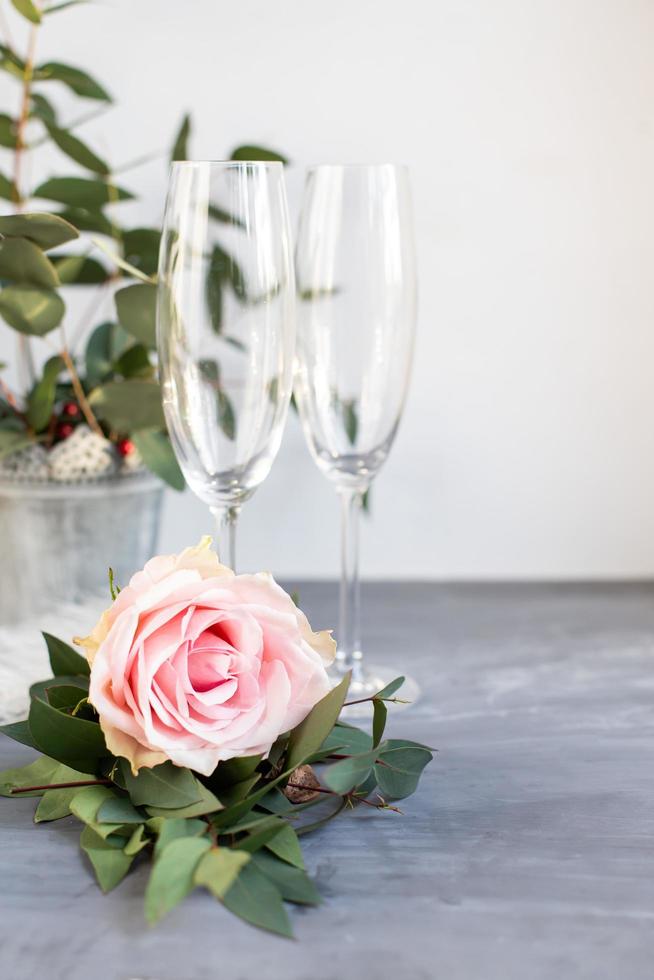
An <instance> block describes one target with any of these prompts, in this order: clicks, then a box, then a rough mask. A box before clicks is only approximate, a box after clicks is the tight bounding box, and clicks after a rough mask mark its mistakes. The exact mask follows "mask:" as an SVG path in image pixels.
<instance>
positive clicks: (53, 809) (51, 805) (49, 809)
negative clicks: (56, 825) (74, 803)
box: [34, 787, 77, 823]
mask: <svg viewBox="0 0 654 980" xmlns="http://www.w3.org/2000/svg"><path fill="white" fill-rule="evenodd" d="M76 792H77V790H76V789H75V787H71V788H69V789H49V790H46V792H45V793H44V794H43V796H42V797H41V799H40V801H39V805H38V806H37V808H36V810H35V812H34V823H44V822H45V821H46V820H61V819H62V818H63V817H67V816H68V815H69V814H70V812H71V811H70V802H71V800H72V798H73V796H74V795H75V793H76Z"/></svg>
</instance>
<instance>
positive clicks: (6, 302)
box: [0, 286, 66, 337]
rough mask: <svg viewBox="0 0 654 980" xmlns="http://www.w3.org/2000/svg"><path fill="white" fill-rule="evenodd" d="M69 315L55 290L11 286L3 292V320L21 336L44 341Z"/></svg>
mask: <svg viewBox="0 0 654 980" xmlns="http://www.w3.org/2000/svg"><path fill="white" fill-rule="evenodd" d="M65 311H66V307H65V306H64V302H63V300H62V299H61V297H60V296H58V295H57V293H55V292H54V291H53V290H52V289H36V288H32V287H27V286H7V287H6V288H5V289H3V290H2V292H0V316H2V317H3V318H4V319H5V320H6V322H7V323H8V324H9V326H10V327H13V328H14V330H18V332H19V333H24V334H28V335H31V336H34V337H43V336H45V334H47V333H50V331H51V330H54V328H55V327H57V326H59V324H60V323H61V321H62V319H63V316H64V313H65Z"/></svg>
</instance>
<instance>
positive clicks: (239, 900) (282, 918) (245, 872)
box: [223, 861, 293, 939]
mask: <svg viewBox="0 0 654 980" xmlns="http://www.w3.org/2000/svg"><path fill="white" fill-rule="evenodd" d="M223 904H224V905H225V907H226V908H228V909H229V911H230V912H233V913H234V915H238V916H239V918H241V919H244V920H245V921H246V922H250V923H251V924H252V925H254V926H259V927H260V928H261V929H267V930H268V931H269V932H274V933H278V934H279V935H280V936H286V937H288V938H289V939H290V938H292V936H293V932H292V930H291V924H290V922H289V919H288V915H287V913H286V909H285V908H284V903H283V901H282V896H281V895H280V893H279V890H278V889H277V888H276V887H275V885H273V883H272V881H271V880H270V879H269V878H268V877H266V875H264V873H263V871H260V870H259V868H257V867H256V865H255V864H254V863H253V862H252V861H250V862H249V863H248V864H246V865H245V867H244V868H243V869H242V870H241V872H240V874H239V876H238V878H237V879H236V881H235V882H234V884H233V885H232V887H231V888H230V889H229V891H228V892H227V893H226V894H225V896H224V898H223Z"/></svg>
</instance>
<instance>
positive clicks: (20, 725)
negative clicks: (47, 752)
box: [0, 718, 36, 749]
mask: <svg viewBox="0 0 654 980" xmlns="http://www.w3.org/2000/svg"><path fill="white" fill-rule="evenodd" d="M0 732H2V734H3V735H6V736H7V738H13V740H14V742H20V743H21V745H29V747H30V748H31V749H35V748H36V745H35V744H34V739H33V738H32V733H31V731H30V726H29V723H28V721H27V718H24V719H23V720H22V721H12V722H11V723H10V724H8V725H0Z"/></svg>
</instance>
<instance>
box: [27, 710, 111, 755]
mask: <svg viewBox="0 0 654 980" xmlns="http://www.w3.org/2000/svg"><path fill="white" fill-rule="evenodd" d="M29 726H30V731H31V732H32V736H33V738H34V741H35V742H36V744H37V746H38V747H39V749H40V750H41V752H47V753H48V755H49V756H51V757H52V758H53V759H57V760H58V761H59V762H63V763H64V764H65V765H67V766H71V767H72V768H73V769H79V770H81V771H84V770H86V771H87V772H88V771H90V772H95V770H96V768H97V766H98V763H99V761H100V759H102V758H104V757H105V756H107V755H108V752H107V746H106V744H105V740H104V735H103V734H102V729H101V728H100V726H99V725H97V724H96V723H95V722H92V721H85V720H84V719H83V718H73V717H72V716H71V715H65V714H63V713H62V712H60V711H57V710H56V708H53V707H52V706H51V705H49V704H47V703H46V702H45V701H42V700H41V698H34V699H33V700H32V703H31V705H30V713H29Z"/></svg>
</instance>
